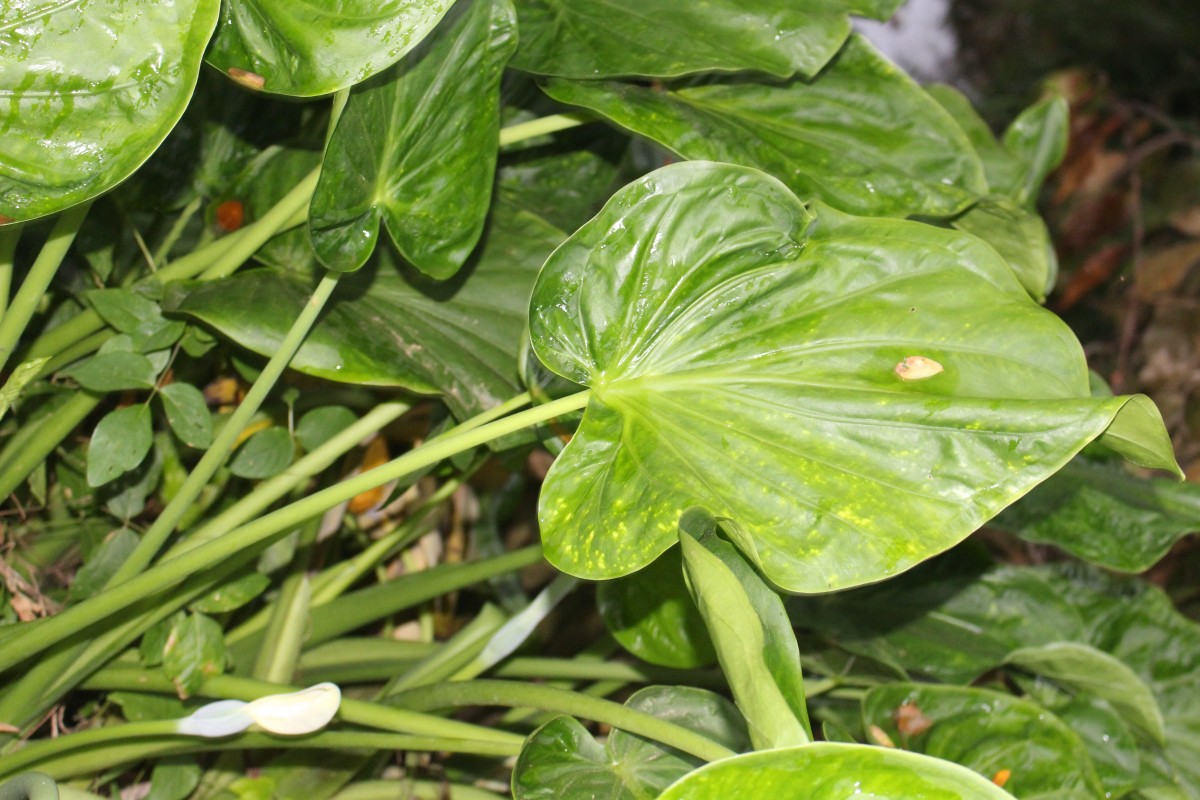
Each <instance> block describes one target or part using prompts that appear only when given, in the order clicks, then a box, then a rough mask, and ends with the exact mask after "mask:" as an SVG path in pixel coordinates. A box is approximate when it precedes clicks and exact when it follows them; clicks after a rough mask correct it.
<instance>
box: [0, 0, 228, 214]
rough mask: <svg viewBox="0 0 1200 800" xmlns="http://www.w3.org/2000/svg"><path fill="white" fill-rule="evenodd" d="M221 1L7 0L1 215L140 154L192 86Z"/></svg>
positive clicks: (102, 185)
mask: <svg viewBox="0 0 1200 800" xmlns="http://www.w3.org/2000/svg"><path fill="white" fill-rule="evenodd" d="M219 5H220V4H219V2H218V0H177V2H173V3H160V2H155V0H92V2H87V3H82V4H81V3H63V2H61V0H32V2H20V3H16V4H13V3H5V4H4V6H3V12H4V13H3V19H4V21H3V23H2V24H0V52H2V53H4V56H3V58H0V101H2V107H3V109H4V110H3V112H0V222H5V221H12V220H27V219H33V218H35V217H40V216H44V215H46V214H52V213H54V212H56V211H60V210H62V209H64V208H67V207H68V206H72V205H75V204H77V203H81V202H83V201H85V200H88V199H90V198H92V197H95V196H96V195H98V194H100V193H101V192H105V191H107V190H108V189H111V188H112V187H113V186H115V185H117V184H118V183H119V182H121V181H122V180H124V179H125V178H126V177H128V176H129V174H130V173H132V172H133V171H134V170H135V169H137V168H138V167H139V166H141V164H142V162H144V161H145V160H146V159H147V158H149V156H150V154H151V153H153V152H154V150H155V148H157V147H158V145H159V144H160V143H161V142H162V140H163V139H164V138H166V136H167V134H168V133H170V131H171V128H173V127H174V126H175V123H176V122H177V121H178V120H179V117H180V116H181V115H182V114H183V109H184V108H185V107H186V106H187V103H188V99H189V98H190V97H191V96H192V90H193V89H194V88H195V86H196V77H197V75H198V74H199V71H200V59H201V57H202V56H203V54H204V46H205V45H206V44H207V43H208V38H209V36H211V35H212V32H213V26H214V25H215V24H216V21H217V10H218V8H219Z"/></svg>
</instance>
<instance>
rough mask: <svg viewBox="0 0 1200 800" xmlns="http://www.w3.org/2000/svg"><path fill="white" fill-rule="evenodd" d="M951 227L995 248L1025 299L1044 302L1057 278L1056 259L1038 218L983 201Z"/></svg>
mask: <svg viewBox="0 0 1200 800" xmlns="http://www.w3.org/2000/svg"><path fill="white" fill-rule="evenodd" d="M951 224H953V225H954V227H955V228H958V229H959V230H960V231H966V232H967V233H970V234H973V235H975V236H978V237H979V238H980V239H983V240H984V241H985V242H987V243H988V244H990V245H991V246H992V247H994V248H996V252H997V253H999V254H1000V255H1001V256H1003V257H1004V260H1005V261H1007V262H1008V265H1009V266H1010V267H1011V268H1012V271H1013V273H1014V274H1015V275H1016V276H1017V280H1019V281H1020V282H1021V285H1022V286H1024V287H1025V290H1026V291H1027V292H1029V296H1030V297H1032V298H1033V299H1034V300H1037V301H1038V302H1039V303H1042V302H1045V300H1046V295H1047V294H1048V293H1049V292H1050V291H1051V290H1052V289H1053V288H1054V281H1055V278H1057V277H1058V257H1057V256H1055V254H1054V245H1053V244H1052V243H1051V241H1050V232H1049V231H1048V230H1047V229H1046V223H1045V222H1043V221H1042V218H1041V217H1040V216H1038V215H1037V214H1036V213H1035V212H1032V211H1028V210H1026V209H1023V208H1020V207H1019V206H1017V205H1015V204H1013V203H1012V202H1011V201H1008V200H1005V199H1003V198H999V199H993V198H987V199H984V200H980V201H979V202H978V203H976V204H975V205H974V206H972V207H971V208H970V209H968V210H967V212H966V213H965V214H963V215H962V216H960V217H958V218H956V219H955V220H954V222H953V223H951Z"/></svg>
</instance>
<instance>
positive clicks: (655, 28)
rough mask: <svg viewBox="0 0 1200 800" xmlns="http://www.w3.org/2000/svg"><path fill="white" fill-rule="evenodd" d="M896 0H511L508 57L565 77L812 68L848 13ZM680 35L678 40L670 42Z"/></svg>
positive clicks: (846, 23) (889, 8)
mask: <svg viewBox="0 0 1200 800" xmlns="http://www.w3.org/2000/svg"><path fill="white" fill-rule="evenodd" d="M899 5H900V3H899V2H898V0H832V2H830V1H829V0H809V1H808V2H786V0H771V1H770V2H762V3H755V4H753V5H748V4H746V3H742V2H738V0H716V1H715V2H707V3H683V4H680V3H677V2H673V0H605V1H604V2H600V3H597V2H589V1H588V0H519V1H518V2H517V12H518V14H519V15H520V20H521V49H520V51H519V52H518V54H517V57H516V59H515V60H514V62H513V66H515V67H517V68H518V69H523V70H526V71H529V72H535V73H538V74H542V75H557V76H560V77H565V78H582V79H595V78H608V77H614V76H618V75H641V76H657V77H674V76H677V75H686V74H688V73H691V72H711V71H716V70H722V71H732V72H738V71H742V70H753V71H756V72H766V73H769V74H772V75H776V76H779V77H781V78H787V77H790V76H792V75H794V74H795V73H797V72H799V73H802V74H804V75H813V74H815V73H816V72H817V71H818V70H819V69H821V67H823V66H825V64H826V63H827V62H828V61H829V59H831V58H833V56H834V54H835V53H837V51H838V48H839V47H841V45H842V43H843V42H844V41H845V40H846V37H847V36H848V35H849V33H850V19H849V17H850V15H851V14H859V15H864V16H871V17H874V18H876V19H887V18H888V17H889V16H891V14H892V13H893V12H894V11H895V10H896V7H897V6H899ZM681 42H686V43H687V46H686V47H681V46H679V45H680V43H681Z"/></svg>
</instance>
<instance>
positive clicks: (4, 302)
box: [0, 225, 21, 321]
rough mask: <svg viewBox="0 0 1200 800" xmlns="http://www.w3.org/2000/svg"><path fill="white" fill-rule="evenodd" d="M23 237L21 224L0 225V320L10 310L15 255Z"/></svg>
mask: <svg viewBox="0 0 1200 800" xmlns="http://www.w3.org/2000/svg"><path fill="white" fill-rule="evenodd" d="M20 239H21V226H19V225H5V226H3V227H0V321H3V319H4V314H5V312H6V311H7V310H8V294H9V291H10V290H11V289H12V279H13V268H14V267H15V266H16V265H15V262H14V257H15V256H16V253H17V242H18V241H20Z"/></svg>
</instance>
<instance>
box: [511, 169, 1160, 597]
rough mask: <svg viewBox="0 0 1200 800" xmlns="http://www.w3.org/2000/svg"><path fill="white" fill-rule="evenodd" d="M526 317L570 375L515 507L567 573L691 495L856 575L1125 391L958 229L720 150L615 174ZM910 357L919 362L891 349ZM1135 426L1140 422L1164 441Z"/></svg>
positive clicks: (606, 560)
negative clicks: (571, 419) (909, 368)
mask: <svg viewBox="0 0 1200 800" xmlns="http://www.w3.org/2000/svg"><path fill="white" fill-rule="evenodd" d="M964 308H969V309H972V314H971V315H970V318H969V319H964V317H963V309H964ZM530 328H531V332H532V338H533V343H534V348H535V351H536V352H537V354H538V356H539V358H540V359H541V360H542V361H543V362H544V363H545V364H546V365H547V366H548V367H550V368H551V369H552V370H553V371H554V372H556V373H558V374H560V375H562V376H563V377H566V378H568V379H569V380H572V381H575V382H576V383H581V384H586V385H588V386H590V387H591V389H592V391H593V396H592V399H591V402H590V404H589V407H588V409H587V412H586V414H585V416H584V420H583V423H582V424H581V426H580V429H579V431H578V433H577V434H576V435H575V437H574V438H573V439H572V441H571V442H570V444H569V445H568V446H567V448H566V450H565V451H564V453H563V455H562V456H561V457H560V458H559V460H558V461H556V462H555V464H554V467H553V468H552V469H551V471H550V474H549V476H548V478H547V480H546V483H545V486H544V487H543V491H542V495H541V500H540V512H539V513H540V520H541V527H542V538H543V546H544V548H545V551H546V554H547V557H548V558H549V559H550V560H551V561H552V562H553V563H555V564H556V565H557V566H558V567H559V568H560V569H563V570H565V571H567V572H571V573H572V574H576V575H579V576H582V577H589V578H610V577H617V576H619V575H623V574H626V573H629V572H632V571H634V570H636V569H639V568H640V567H642V566H644V565H645V564H647V563H649V562H650V561H652V560H653V559H654V558H655V557H656V556H657V555H658V554H659V553H661V552H663V551H664V550H666V548H667V547H668V546H670V544H671V543H672V542H673V541H674V539H675V536H676V533H675V528H676V525H677V523H678V521H679V519H680V517H681V515H682V513H683V512H684V511H685V510H686V509H688V508H691V507H700V508H701V509H703V510H705V511H707V512H708V513H710V514H712V515H713V516H715V517H718V518H720V519H722V520H729V522H728V524H725V527H726V529H727V530H728V532H729V534H730V536H731V538H733V539H734V541H735V542H736V543H737V545H738V547H739V548H740V549H741V550H742V551H743V552H744V553H746V554H747V556H748V557H749V558H751V559H752V560H753V561H754V562H755V563H756V565H757V566H758V567H759V568H760V569H761V570H762V571H763V572H764V574H765V575H766V577H767V578H769V579H770V580H771V581H773V582H775V583H776V584H778V585H779V586H782V587H784V588H786V589H789V590H794V591H805V592H817V591H827V590H830V589H836V588H841V587H846V586H852V585H855V584H859V583H864V582H869V581H875V580H879V579H880V578H883V577H886V576H888V575H892V574H895V573H896V572H899V571H901V570H904V569H907V568H908V567H910V566H912V565H913V564H915V563H917V562H919V561H921V560H923V559H925V558H927V557H929V556H930V555H933V554H934V553H937V552H940V551H941V550H944V549H946V548H948V547H949V546H951V545H952V544H954V543H955V542H957V541H959V540H961V539H962V538H963V537H965V536H966V535H967V534H968V533H970V532H971V531H972V530H974V529H975V528H976V527H978V526H979V525H980V524H981V523H982V522H984V521H985V520H986V519H988V518H990V517H991V516H993V515H994V514H995V513H996V512H997V511H999V510H1000V509H1001V508H1003V507H1004V506H1005V505H1007V504H1008V503H1011V502H1012V501H1013V500H1015V499H1016V498H1018V497H1020V496H1021V495H1022V494H1023V493H1025V492H1026V491H1028V490H1029V489H1030V488H1032V487H1033V486H1034V485H1036V484H1037V483H1038V482H1040V481H1041V480H1043V479H1045V478H1046V477H1047V476H1048V475H1049V474H1051V473H1053V472H1054V471H1055V470H1056V469H1058V468H1059V467H1060V466H1061V465H1062V464H1063V463H1064V462H1065V461H1066V460H1068V459H1069V458H1070V457H1071V456H1072V455H1074V453H1075V452H1076V451H1078V450H1079V448H1081V447H1082V446H1083V445H1084V444H1086V443H1087V442H1088V441H1090V440H1091V439H1092V438H1094V437H1096V436H1099V435H1100V434H1101V433H1103V432H1104V431H1105V429H1106V428H1108V427H1109V426H1110V423H1112V422H1113V421H1114V418H1115V417H1119V416H1120V415H1122V414H1124V413H1125V410H1124V409H1125V407H1126V404H1127V403H1128V402H1129V398H1103V399H1091V398H1088V397H1086V394H1087V376H1086V372H1085V370H1084V364H1083V359H1082V354H1081V353H1080V351H1079V346H1078V344H1077V343H1076V342H1075V340H1074V338H1073V337H1072V336H1071V334H1070V332H1069V331H1068V330H1067V329H1066V328H1065V327H1064V326H1063V325H1062V323H1061V322H1060V321H1059V320H1058V319H1056V318H1055V317H1053V316H1052V315H1051V314H1049V313H1048V312H1045V311H1044V310H1042V309H1040V308H1039V307H1038V306H1037V305H1036V304H1034V303H1033V302H1032V301H1030V300H1029V298H1028V296H1027V295H1026V294H1025V292H1024V291H1023V290H1022V289H1021V287H1020V286H1019V285H1018V284H1017V283H1016V281H1015V279H1014V278H1013V277H1012V275H1011V272H1010V271H1009V269H1008V267H1007V266H1006V265H1005V264H1004V263H1003V262H1002V261H1001V260H1000V259H998V258H997V257H996V255H995V252H994V251H993V250H991V249H990V248H986V247H983V246H981V245H979V244H978V242H977V240H975V239H973V238H970V237H964V236H962V235H961V234H957V233H955V232H953V231H945V230H940V229H936V228H933V227H931V226H927V225H921V224H917V223H908V222H902V221H897V220H878V219H863V218H856V217H849V216H846V215H843V214H839V213H838V212H835V211H833V210H832V209H827V208H820V209H819V210H818V212H817V217H816V218H815V219H814V218H813V217H812V215H811V214H810V213H809V212H808V211H807V210H806V209H805V208H804V206H803V205H802V204H801V203H800V202H799V201H798V200H797V199H796V198H795V196H794V195H792V194H791V193H790V192H788V191H787V189H786V188H785V187H784V186H783V185H782V184H780V183H779V182H777V181H775V180H773V179H771V178H769V177H768V176H766V175H763V174H762V173H760V172H757V171H755V170H747V169H744V168H740V167H734V166H731V165H721V164H710V163H691V164H681V165H676V166H673V167H668V168H665V169H663V170H659V171H657V172H655V173H652V174H651V175H649V176H646V177H645V178H643V179H641V180H639V181H637V182H635V183H633V184H631V185H630V186H628V187H626V188H625V189H623V190H621V191H620V192H618V193H617V195H615V196H614V198H613V199H612V200H611V201H610V202H609V203H608V204H607V205H606V206H605V208H604V210H603V211H602V212H601V213H600V214H599V215H598V216H597V217H596V219H594V220H593V221H592V222H590V223H589V224H588V225H586V226H584V227H583V228H582V229H580V231H578V232H577V233H576V234H575V235H574V236H572V237H571V239H569V240H568V241H567V242H566V243H564V244H563V245H562V246H561V247H560V248H559V249H558V250H556V251H555V253H554V255H553V256H552V258H551V259H550V260H549V261H548V262H547V265H546V267H545V268H544V270H543V272H542V274H541V275H540V276H539V279H538V282H537V285H536V286H535V288H534V297H533V302H532V305H531V314H530ZM915 358H919V359H921V360H922V361H923V362H925V363H933V364H936V365H938V366H939V367H941V368H942V369H941V372H940V373H939V374H936V375H932V376H930V377H926V378H924V379H917V380H913V379H911V377H909V378H906V377H902V376H901V375H899V374H898V373H897V368H903V367H905V365H906V364H909V363H910V360H911V359H915ZM911 363H916V362H915V361H912V362H911ZM901 371H903V369H901ZM1141 410H1142V409H1141V407H1139V409H1138V411H1139V413H1140V411H1141ZM1159 431H1160V434H1159V438H1157V439H1153V440H1152V441H1151V443H1150V444H1148V445H1147V447H1148V448H1150V449H1152V450H1153V451H1154V452H1156V453H1157V455H1156V456H1155V458H1156V459H1157V463H1161V464H1168V463H1169V464H1172V465H1173V463H1174V462H1173V460H1171V459H1172V456H1171V455H1170V452H1169V446H1167V445H1166V444H1165V441H1166V440H1165V438H1163V436H1162V434H1161V422H1160V423H1159Z"/></svg>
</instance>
